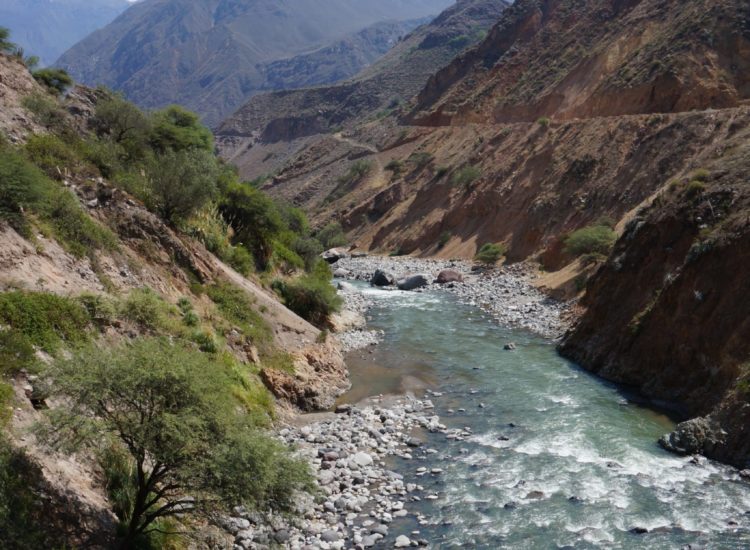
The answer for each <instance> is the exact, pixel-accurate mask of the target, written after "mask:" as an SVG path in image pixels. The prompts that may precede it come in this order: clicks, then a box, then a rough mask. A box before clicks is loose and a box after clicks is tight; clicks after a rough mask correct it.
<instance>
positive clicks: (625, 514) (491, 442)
mask: <svg viewBox="0 0 750 550" xmlns="http://www.w3.org/2000/svg"><path fill="white" fill-rule="evenodd" d="M358 287H359V288H360V289H361V291H362V292H363V293H365V294H366V295H367V297H368V298H369V299H370V300H371V301H372V302H373V303H374V306H373V307H372V308H371V310H370V311H369V313H368V317H369V322H368V324H369V326H370V327H371V328H374V329H380V330H383V331H384V332H385V338H384V341H383V342H382V343H381V344H379V345H378V346H377V347H375V348H372V349H371V351H372V352H371V353H370V352H364V353H363V352H353V353H352V354H350V357H349V358H348V363H349V365H350V368H351V371H352V380H353V389H352V392H351V393H350V394H348V395H346V396H344V400H345V401H346V400H348V401H357V400H359V399H361V398H363V397H365V396H368V395H374V394H378V393H398V392H402V391H404V390H408V389H411V390H414V391H416V393H418V394H419V395H421V394H422V393H424V392H425V391H430V392H436V394H435V395H433V394H429V395H428V397H430V399H432V401H433V402H434V404H435V413H436V414H439V415H440V418H441V422H443V423H444V424H446V425H447V426H448V427H449V428H468V429H469V430H470V432H471V435H469V436H467V437H466V438H464V439H463V440H460V441H459V440H451V439H446V436H445V434H440V433H435V434H426V433H423V432H420V433H419V434H418V437H420V438H422V439H423V440H424V441H425V442H426V448H431V449H434V450H435V451H437V452H433V453H426V452H422V454H419V453H417V454H416V455H415V459H414V460H411V461H409V460H403V459H400V458H394V459H393V460H394V462H393V463H392V464H391V465H390V466H391V467H392V468H393V469H394V470H395V471H397V472H398V473H400V474H402V475H404V477H405V481H407V482H413V483H417V484H421V485H423V486H424V488H425V491H424V493H423V498H422V500H421V501H419V502H414V503H410V504H409V510H410V511H413V512H418V513H421V514H423V515H424V516H426V517H427V518H428V519H427V521H426V522H424V524H422V525H420V524H419V523H418V522H417V521H416V520H413V519H412V520H409V519H405V520H399V521H397V522H395V523H394V525H393V526H392V530H391V534H390V535H391V536H390V537H389V540H390V539H392V538H393V537H395V536H396V535H399V534H406V535H410V534H412V532H414V531H419V535H416V534H413V535H412V536H413V537H417V536H418V537H419V538H423V539H426V540H428V541H429V542H430V545H431V546H432V547H433V548H459V547H462V548H487V549H495V548H513V549H527V548H528V549H546V548H576V549H588V548H591V549H594V548H628V549H630V548H643V549H662V548H663V549H672V548H717V549H718V548H722V549H724V548H727V549H733V548H737V549H739V548H743V549H744V548H750V485H749V484H747V483H746V482H743V481H741V480H740V478H739V476H738V474H737V472H736V471H735V470H733V469H731V468H728V467H725V466H722V465H720V464H717V463H713V462H710V461H707V460H704V459H699V460H693V459H691V458H683V457H677V456H674V455H671V454H669V453H667V452H666V451H664V450H662V449H661V448H660V447H659V446H658V445H657V443H656V441H657V439H658V438H659V437H660V436H661V435H663V434H664V433H667V432H669V431H670V430H671V429H672V428H673V427H674V423H673V421H672V420H671V419H670V418H668V417H667V416H666V415H664V414H661V413H659V412H657V411H653V410H650V409H648V408H644V407H641V406H638V405H636V404H634V403H633V402H631V401H630V400H629V399H628V396H627V395H626V394H624V393H623V392H621V391H620V390H618V388H617V387H615V386H613V385H610V384H607V383H606V382H603V381H602V380H600V379H598V378H596V377H593V376H591V375H590V374H588V373H586V372H585V371H583V370H582V369H580V368H578V367H577V366H576V365H574V364H571V363H570V362H568V361H566V360H565V359H563V358H561V357H560V356H559V355H558V354H557V353H556V351H555V345H554V342H552V341H549V340H546V339H544V338H542V337H539V336H536V335H534V334H532V333H530V332H526V331H519V330H511V329H506V328H503V327H502V326H499V325H498V324H497V323H496V322H495V321H494V320H492V319H491V318H490V317H488V316H487V315H486V314H485V313H483V312H482V311H481V310H479V309H477V308H474V307H471V306H467V305H463V304H461V303H459V302H458V301H457V299H456V298H455V297H453V296H452V295H450V294H448V293H444V292H425V293H406V292H397V291H385V290H378V289H373V288H370V287H369V286H367V285H364V284H358ZM509 342H514V343H515V344H516V346H517V347H516V350H515V351H505V350H504V349H503V347H504V344H506V343H509ZM420 467H426V468H427V470H428V471H429V470H431V469H432V468H440V469H442V470H443V472H442V473H441V474H439V475H431V474H429V473H428V474H426V475H418V473H417V470H418V468H420ZM425 495H429V496H431V498H433V499H434V500H428V499H426V498H424V496H425ZM644 531H647V532H644ZM391 545H392V542H391ZM688 545H692V546H688ZM386 546H387V545H386Z"/></svg>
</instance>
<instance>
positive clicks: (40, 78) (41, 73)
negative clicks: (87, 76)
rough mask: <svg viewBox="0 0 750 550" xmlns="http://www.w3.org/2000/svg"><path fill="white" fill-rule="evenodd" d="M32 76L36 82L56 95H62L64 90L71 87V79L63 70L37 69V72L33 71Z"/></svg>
mask: <svg viewBox="0 0 750 550" xmlns="http://www.w3.org/2000/svg"><path fill="white" fill-rule="evenodd" d="M33 76H34V79H35V80H36V81H37V82H39V83H40V84H42V85H43V86H46V87H47V89H48V90H50V91H51V92H54V93H56V94H57V95H62V94H64V93H65V90H67V89H68V88H70V87H71V86H72V85H73V79H72V78H71V77H70V75H69V74H68V73H67V72H66V71H65V70H63V69H55V68H52V67H50V68H47V69H39V70H38V71H34V73H33Z"/></svg>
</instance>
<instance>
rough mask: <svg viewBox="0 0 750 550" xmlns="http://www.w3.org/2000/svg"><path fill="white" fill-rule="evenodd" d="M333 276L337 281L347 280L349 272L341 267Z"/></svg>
mask: <svg viewBox="0 0 750 550" xmlns="http://www.w3.org/2000/svg"><path fill="white" fill-rule="evenodd" d="M333 276H334V277H335V278H336V279H346V278H347V277H348V276H349V271H348V270H346V269H344V268H343V267H339V268H338V269H337V270H336V271H334V272H333Z"/></svg>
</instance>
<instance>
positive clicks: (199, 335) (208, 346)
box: [192, 331, 219, 353]
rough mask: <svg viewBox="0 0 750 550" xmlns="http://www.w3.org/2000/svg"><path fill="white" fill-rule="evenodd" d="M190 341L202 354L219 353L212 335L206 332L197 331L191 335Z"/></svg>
mask: <svg viewBox="0 0 750 550" xmlns="http://www.w3.org/2000/svg"><path fill="white" fill-rule="evenodd" d="M192 340H193V342H194V343H195V344H197V345H198V349H199V350H201V351H202V352H203V353H216V352H218V351H219V345H218V344H217V343H216V339H215V338H214V335H213V334H211V333H210V332H206V331H198V332H195V333H194V334H193V337H192Z"/></svg>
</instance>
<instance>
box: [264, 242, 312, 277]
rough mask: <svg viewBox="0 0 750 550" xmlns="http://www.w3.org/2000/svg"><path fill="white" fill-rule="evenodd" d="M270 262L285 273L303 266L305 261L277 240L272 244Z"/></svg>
mask: <svg viewBox="0 0 750 550" xmlns="http://www.w3.org/2000/svg"><path fill="white" fill-rule="evenodd" d="M272 263H273V265H274V266H275V267H277V268H278V269H280V270H282V271H284V272H285V273H292V272H294V271H296V270H298V269H304V267H305V261H304V260H303V259H302V258H300V257H299V255H298V254H297V253H296V252H294V251H293V250H290V249H289V248H287V246H286V245H285V244H283V243H281V242H279V241H276V242H274V244H273V256H272Z"/></svg>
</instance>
